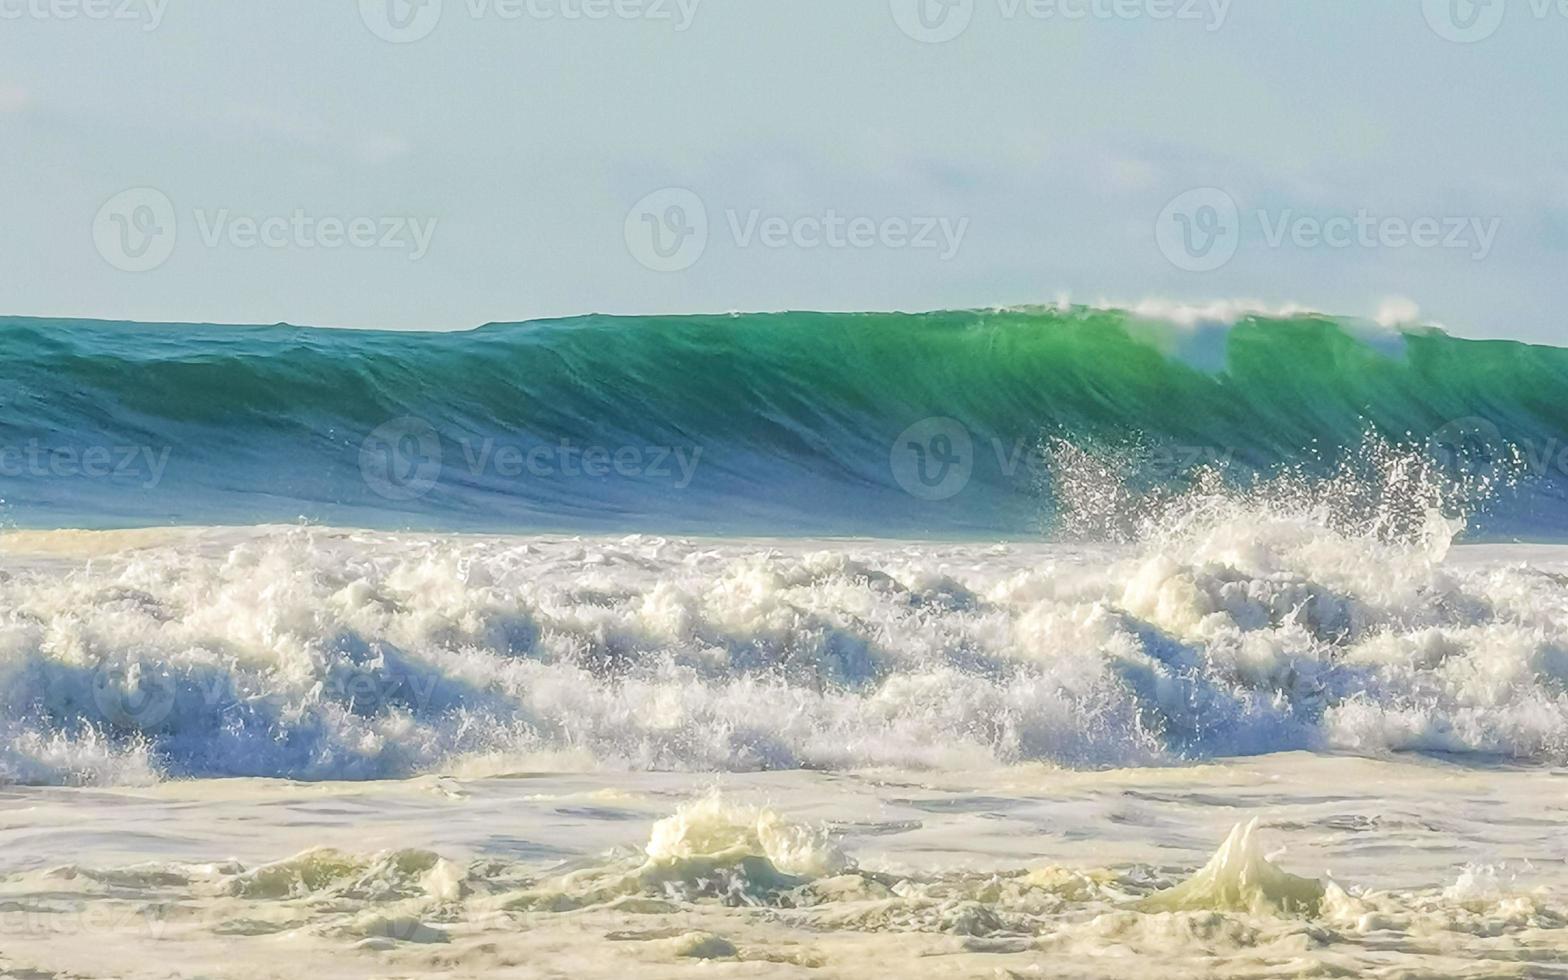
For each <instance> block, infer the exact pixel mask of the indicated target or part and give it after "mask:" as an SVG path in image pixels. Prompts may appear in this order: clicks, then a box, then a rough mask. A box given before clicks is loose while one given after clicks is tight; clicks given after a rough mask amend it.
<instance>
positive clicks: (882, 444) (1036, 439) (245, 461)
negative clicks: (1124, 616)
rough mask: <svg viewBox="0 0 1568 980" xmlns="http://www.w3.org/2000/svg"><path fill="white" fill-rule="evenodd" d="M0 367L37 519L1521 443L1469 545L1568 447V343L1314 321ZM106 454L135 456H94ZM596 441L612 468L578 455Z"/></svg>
mask: <svg viewBox="0 0 1568 980" xmlns="http://www.w3.org/2000/svg"><path fill="white" fill-rule="evenodd" d="M0 360H3V364H4V371H3V375H0V453H4V454H5V455H3V456H0V498H3V499H4V500H5V501H6V505H5V507H6V509H5V512H4V517H5V519H7V520H9V521H10V522H13V523H16V524H22V525H34V526H40V525H42V526H58V525H94V526H97V525H123V524H144V523H169V522H180V523H209V522H252V521H264V520H290V519H294V518H297V517H305V518H309V519H313V520H322V521H330V522H335V523H363V524H378V525H388V524H390V525H416V526H439V527H475V528H478V527H484V528H495V529H503V528H584V529H607V528H621V527H624V528H628V529H638V530H686V531H693V530H695V531H701V530H712V531H716V532H717V531H741V532H744V531H757V532H761V531H774V532H780V533H805V532H813V533H873V534H905V533H925V534H969V533H1005V534H1012V533H1032V532H1035V531H1038V530H1040V529H1042V528H1048V527H1049V526H1050V524H1051V519H1052V513H1053V507H1054V503H1053V489H1052V479H1053V477H1052V473H1051V469H1050V467H1049V466H1045V465H1040V464H1041V453H1040V450H1041V447H1044V446H1047V445H1049V444H1050V443H1051V441H1052V440H1066V441H1067V442H1069V443H1072V444H1077V445H1096V446H1119V447H1127V446H1135V447H1137V449H1138V452H1140V453H1142V454H1145V456H1146V457H1147V458H1150V459H1158V460H1160V461H1161V464H1160V465H1161V467H1163V468H1161V469H1157V470H1155V471H1153V472H1154V473H1155V476H1156V477H1157V478H1160V479H1164V478H1169V479H1172V480H1179V479H1182V478H1183V476H1184V475H1185V472H1186V471H1188V470H1190V469H1192V468H1196V467H1199V466H1203V465H1205V464H1209V463H1216V462H1218V463H1223V464H1225V465H1226V466H1227V467H1228V468H1229V469H1230V470H1231V471H1232V472H1234V473H1245V472H1250V473H1257V472H1268V471H1270V470H1271V469H1276V468H1279V467H1292V466H1303V465H1304V466H1308V467H1311V466H1318V465H1323V466H1326V465H1328V462H1327V461H1331V460H1333V459H1335V458H1337V457H1340V456H1342V455H1344V454H1345V453H1348V452H1351V451H1353V450H1354V448H1355V447H1356V446H1358V445H1360V444H1362V443H1363V441H1364V440H1365V439H1366V437H1367V433H1368V432H1369V431H1370V432H1373V433H1376V434H1377V435H1378V436H1380V437H1382V438H1386V439H1388V440H1391V441H1393V442H1396V443H1411V444H1420V445H1427V444H1432V445H1439V446H1442V445H1448V444H1450V443H1453V444H1463V447H1464V448H1466V450H1467V451H1468V450H1469V449H1471V448H1475V445H1474V444H1477V443H1479V444H1480V448H1481V449H1483V450H1484V451H1486V452H1489V453H1494V454H1495V453H1496V452H1498V451H1500V450H1501V451H1504V452H1506V453H1509V454H1511V455H1512V456H1514V457H1515V458H1522V459H1523V460H1524V461H1525V465H1524V469H1523V475H1524V477H1525V480H1524V481H1523V483H1524V485H1525V486H1524V489H1522V490H1521V491H1520V492H1519V494H1518V496H1517V499H1516V500H1514V501H1512V502H1511V503H1509V504H1508V505H1507V506H1504V507H1500V508H1497V509H1495V510H1494V511H1493V512H1492V513H1491V515H1490V517H1489V518H1488V520H1489V521H1490V524H1489V525H1488V526H1486V527H1484V528H1483V531H1490V532H1492V533H1524V534H1533V533H1541V534H1545V533H1548V532H1549V531H1550V529H1552V528H1554V527H1556V526H1557V524H1558V523H1559V522H1560V518H1561V506H1560V504H1561V493H1560V492H1559V491H1558V489H1557V488H1558V486H1559V485H1560V483H1561V482H1562V472H1561V469H1562V467H1561V466H1559V460H1558V458H1557V453H1558V452H1559V451H1560V450H1561V448H1562V447H1563V440H1564V439H1565V438H1568V350H1563V349H1558V348H1549V347H1540V346H1530V345H1525V344H1521V343H1514V342H1508V341H1474V340H1462V339H1457V338H1454V337H1451V336H1448V335H1446V334H1444V333H1442V332H1440V331H1436V330H1430V329H1421V330H1405V331H1392V330H1384V329H1381V328H1378V327H1375V326H1372V325H1369V324H1365V323H1361V322H1358V321H1348V320H1343V319H1336V318H1331V317H1327V316H1319V315H1303V316H1296V317H1290V318H1269V317H1263V316H1247V317H1242V318H1240V319H1238V320H1236V321H1235V322H1233V323H1219V322H1208V323H1205V322H1198V323H1196V324H1194V325H1188V326H1178V325H1174V324H1172V323H1169V322H1164V321H1159V320H1154V319H1146V318H1141V317H1139V316H1137V315H1135V314H1132V313H1129V312H1127V311H1122V310H1104V309H1090V308H1084V307H1074V308H1070V309H1054V308H1046V309H1016V310H986V311H950V312H936V313H923V314H891V313H857V314H842V313H777V314H750V315H728V316H683V317H608V316H587V317H579V318H572V319H564V320H549V321H534V322H529V323H522V324H492V325H489V326H486V327H483V328H480V329H477V330H473V331H468V332H462V333H446V334H434V333H399V332H388V331H341V330H316V329H301V328H295V327H287V326H274V327H216V326H181V325H149V324H125V323H102V322H84V321H60V320H38V319H17V318H10V319H0ZM389 426H390V428H389ZM432 434H433V438H434V440H435V441H434V442H432V441H430V439H431V438H432ZM955 439H956V442H955ZM931 440H936V441H934V442H933V441H931ZM487 447H488V448H487ZM94 449H104V450H108V451H110V453H111V456H114V457H115V458H119V457H118V454H121V453H123V451H126V450H132V449H135V450H141V451H143V453H144V459H143V462H142V463H141V464H138V468H135V469H134V470H133V469H131V468H129V467H127V468H126V471H125V472H116V473H111V474H109V475H96V476H95V475H86V474H83V473H82V472H81V470H82V465H81V464H82V461H83V460H85V459H86V456H85V455H84V454H85V453H86V452H88V451H89V450H94ZM589 450H603V451H604V457H605V458H606V459H607V460H609V461H610V462H609V463H608V464H607V465H608V469H607V471H606V472H604V473H595V472H584V471H583V470H584V467H583V466H582V463H583V457H582V454H583V453H584V452H587V451H589ZM659 450H663V451H665V452H666V461H665V465H664V468H665V469H668V470H669V471H670V475H668V476H664V475H660V474H659V473H658V472H655V471H657V470H658V469H660V467H657V466H654V465H653V457H654V455H655V453H656V451H659ZM677 451H678V452H680V453H684V457H683V458H684V459H685V461H686V462H688V463H691V464H692V465H691V467H690V469H689V470H683V469H682V468H681V467H680V466H678V465H676V460H677V458H678V457H677V456H676V455H675V454H676V452H677ZM617 452H620V453H622V456H621V457H620V458H621V460H622V462H623V463H625V465H623V466H617V465H616V464H615V462H614V461H615V459H616V455H615V454H616V453H617ZM928 453H929V454H930V455H929V458H928ZM160 454H166V463H165V465H164V466H163V467H162V468H161V469H160V470H158V472H157V474H156V476H155V475H154V472H153V471H154V469H156V467H155V466H154V465H153V461H155V460H156V459H157V458H158V457H159V456H160ZM530 454H535V455H533V456H532V457H530ZM539 454H543V455H539ZM563 454H564V455H563ZM573 454H575V456H576V459H577V463H576V464H575V465H572V464H569V463H568V462H565V461H567V460H570V459H571V458H573ZM917 454H918V455H917ZM634 455H635V457H636V462H635V465H634V464H633V463H632V460H633V456H634ZM73 458H74V459H75V460H76V461H77V462H76V464H75V466H74V472H62V471H63V470H73V467H72V466H62V465H60V461H61V460H62V459H66V460H69V459H73ZM95 458H101V456H100V457H95ZM530 458H532V459H533V460H535V461H541V460H546V459H548V461H549V462H548V465H547V466H530V465H529V463H528V462H527V461H528V460H529V459H530ZM598 458H599V457H598V456H597V455H595V457H594V459H595V460H598ZM519 459H520V460H522V461H523V462H522V463H521V464H520V466H517V467H514V466H510V465H503V460H505V461H506V462H507V463H508V464H509V463H511V462H515V461H517V460H519ZM432 461H434V463H435V468H434V469H433V470H432V468H431V463H432ZM937 462H943V463H944V466H945V467H946V469H945V470H944V471H940V472H939V471H938V470H937V469H936V464H937ZM1450 462H1452V460H1450ZM1463 465H1471V464H1470V463H1465V464H1463ZM955 467H956V470H957V471H958V472H959V476H961V477H962V479H961V480H959V479H957V478H954V479H949V480H948V481H947V482H946V483H945V484H944V483H943V482H942V481H941V480H938V479H936V477H938V476H942V475H945V474H947V473H951V472H952V471H953V470H954V469H955ZM514 469H515V470H517V471H516V472H513V470H514ZM541 470H549V472H541ZM573 470H575V471H576V472H572V471H573ZM927 478H930V479H929V482H922V481H926V480H927ZM426 484H428V486H427V485H426ZM955 487H956V489H955ZM388 491H390V492H388Z"/></svg>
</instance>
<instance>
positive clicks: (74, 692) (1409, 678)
mask: <svg viewBox="0 0 1568 980" xmlns="http://www.w3.org/2000/svg"><path fill="white" fill-rule="evenodd" d="M1226 507H1228V508H1229V509H1226ZM1226 507H1216V508H1211V509H1209V510H1205V511H1202V513H1201V517H1202V519H1201V520H1199V519H1198V518H1197V517H1196V516H1194V512H1192V511H1191V510H1188V511H1183V512H1182V514H1183V516H1182V520H1181V521H1179V522H1176V523H1175V524H1172V525H1171V530H1170V533H1168V534H1166V535H1165V536H1163V537H1161V538H1158V539H1157V540H1155V539H1150V540H1145V541H1144V542H1143V543H1141V544H1137V545H1132V546H1124V547H1105V546H1092V547H1073V546H1050V545H1037V546H1036V545H1014V546H997V547H987V546H976V545H929V544H926V545H899V544H891V543H853V542H822V543H811V542H757V541H748V542H715V541H701V540H693V541H676V540H665V539H660V538H650V537H635V536H634V537H629V538H622V539H614V540H608V539H485V538H476V537H462V536H419V535H387V534H374V533H368V532H338V531H330V530H322V529H311V528H278V529H260V530H253V531H244V532H209V533H206V534H204V535H195V536H192V535H182V536H177V537H174V538H171V539H170V540H169V541H168V542H165V543H157V542H140V547H138V548H136V549H135V550H131V551H123V552H119V551H117V552H115V553H113V554H109V555H100V556H97V557H93V558H88V559H81V558H75V559H72V560H70V561H62V560H61V559H60V558H59V556H58V554H55V555H52V556H50V557H47V558H31V557H24V556H23V555H21V554H19V553H18V552H17V550H16V545H13V547H12V550H11V552H10V553H9V555H8V556H7V557H5V558H4V563H5V567H6V568H7V569H8V571H7V574H6V576H5V577H4V578H3V579H0V610H3V618H0V713H3V718H4V721H3V727H4V729H5V738H4V746H5V747H4V749H3V750H0V776H3V778H5V779H7V780H10V781H20V782H35V783H36V782H89V783H105V782H140V781H146V780H147V779H150V778H153V776H154V775H155V774H156V773H166V774H175V775H197V776H202V775H287V776H293V777H300V778H307V779H355V778H366V777H382V776H403V775H409V774H413V773H417V772H422V771H429V770H435V769H442V768H461V767H463V766H469V765H480V766H481V767H482V768H490V769H495V768H505V766H506V762H505V760H506V759H507V758H509V757H513V758H519V759H521V758H525V757H527V758H533V759H536V760H537V759H538V758H540V757H542V756H546V755H552V754H553V755H558V756H561V757H563V758H567V759H569V760H570V763H569V764H570V765H572V766H574V767H580V766H581V765H583V764H585V763H586V764H591V765H595V766H602V767H610V768H624V767H632V768H644V767H656V768H679V769H720V770H723V769H729V770H748V769H759V768H791V767H831V768H853V767H864V766H876V765H902V766H914V767H922V766H937V767H964V766H972V765H983V764H990V763H996V762H1002V763H1010V762H1019V761H1028V760H1046V761H1052V762H1057V763H1062V764H1066V765H1071V766H1104V765H1119V764H1130V763H1149V762H1153V763H1159V762H1180V761H1182V760H1189V759H1196V758H1206V757H1212V756H1217V755H1228V754H1236V753H1242V754H1246V753H1255V752H1264V751H1272V750H1282V749H1290V748H1312V749H1320V748H1337V749H1349V750H1353V751H1358V752H1371V753H1377V752H1384V751H1390V750H1404V749H1422V750H1439V751H1445V752H1459V753H1495V754H1500V755H1503V756H1509V757H1514V758H1519V759H1525V760H1561V759H1563V758H1565V757H1568V693H1565V691H1568V652H1565V651H1568V615H1565V613H1568V579H1565V578H1564V577H1563V576H1562V575H1561V574H1559V573H1558V572H1556V571H1554V570H1553V569H1554V568H1555V567H1557V566H1556V564H1550V563H1546V564H1543V563H1541V562H1539V561H1537V562H1534V563H1532V565H1531V566H1528V567H1527V566H1524V565H1521V564H1516V563H1496V562H1491V563H1483V564H1479V565H1470V564H1465V563H1455V562H1452V561H1446V562H1445V561H1444V560H1443V559H1444V555H1445V553H1446V552H1447V550H1448V534H1449V533H1451V530H1452V529H1451V526H1450V525H1448V524H1447V523H1445V522H1441V521H1440V522H1438V523H1436V524H1432V525H1428V526H1424V528H1423V529H1422V530H1421V533H1420V534H1418V535H1417V536H1416V537H1415V539H1413V540H1383V539H1382V538H1380V537H1379V536H1378V535H1377V534H1374V533H1360V532H1354V531H1353V530H1337V529H1335V527H1333V526H1332V524H1333V522H1332V521H1329V522H1326V523H1325V521H1324V520H1320V519H1319V518H1320V517H1321V516H1322V515H1314V514H1312V513H1295V512H1291V511H1290V509H1289V508H1288V507H1285V506H1272V505H1271V506H1267V507H1259V506H1248V507H1242V506H1239V505H1236V502H1235V501H1231V502H1230V504H1227V505H1226ZM44 537H45V538H46V539H47V537H48V536H47V535H45V536H44ZM74 537H75V538H76V540H74V541H73V543H72V550H73V551H74V552H78V553H79V552H80V551H81V548H82V547H83V545H82V542H81V540H80V537H81V536H80V535H76V536H74ZM37 544H38V542H37V541H36V540H35V541H34V542H33V546H32V550H33V552H34V553H37V552H39V551H48V550H49V549H47V548H39V547H37ZM481 760H490V761H488V762H485V761H481Z"/></svg>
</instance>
